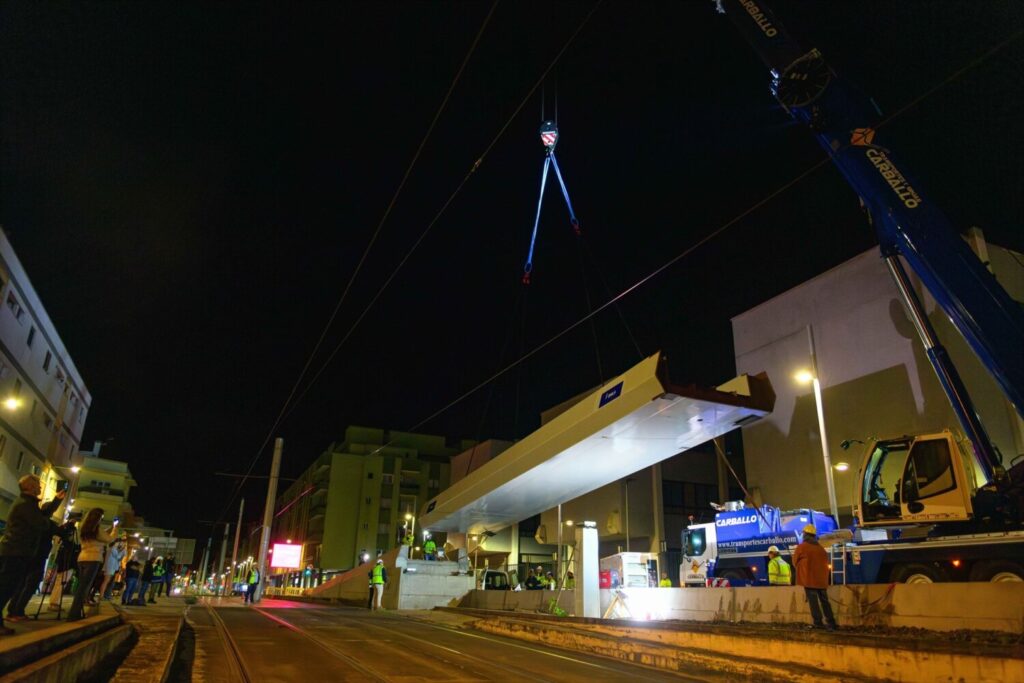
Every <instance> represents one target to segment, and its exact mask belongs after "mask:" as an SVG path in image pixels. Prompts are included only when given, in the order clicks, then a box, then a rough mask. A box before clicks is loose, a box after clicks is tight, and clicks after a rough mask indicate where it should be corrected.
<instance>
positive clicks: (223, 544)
mask: <svg viewBox="0 0 1024 683" xmlns="http://www.w3.org/2000/svg"><path fill="white" fill-rule="evenodd" d="M230 533H231V523H230V522H226V523H225V524H224V536H223V538H221V541H220V563H219V564H218V565H217V568H218V569H220V573H221V577H220V579H219V580H218V581H217V582H216V583H217V595H223V594H224V574H226V572H225V570H224V556H225V555H226V554H227V552H228V534H230Z"/></svg>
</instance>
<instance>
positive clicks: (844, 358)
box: [732, 229, 1024, 518]
mask: <svg viewBox="0 0 1024 683" xmlns="http://www.w3.org/2000/svg"><path fill="white" fill-rule="evenodd" d="M967 241H968V242H969V243H970V245H971V246H972V248H973V249H974V251H975V253H976V254H978V256H979V258H980V259H981V260H982V261H983V262H985V263H987V264H988V265H989V267H990V270H991V271H992V272H993V274H994V275H995V276H996V278H997V280H998V281H999V282H1000V284H1002V286H1003V288H1004V289H1006V291H1007V292H1008V293H1009V294H1010V296H1012V297H1013V298H1014V299H1015V300H1017V301H1019V302H1020V301H1024V256H1022V255H1020V254H1017V253H1016V252H1012V251H1010V250H1007V249H1004V248H1001V247H997V246H994V245H990V244H987V243H985V241H984V236H983V235H982V234H981V231H980V230H977V229H972V231H971V232H970V233H969V234H968V235H967ZM913 280H914V286H915V289H916V290H917V292H918V295H919V296H921V299H922V302H923V304H924V306H925V309H926V311H927V313H928V316H929V319H930V320H931V322H932V324H933V325H934V327H935V329H936V331H937V334H938V336H939V339H940V340H941V342H942V343H943V344H944V345H945V346H946V348H947V350H948V351H949V353H950V356H951V357H952V359H953V362H954V364H955V365H956V367H957V369H958V370H959V372H960V374H961V376H962V377H963V380H964V383H965V384H966V386H967V389H968V391H969V392H970V394H971V397H972V399H973V400H974V403H975V406H976V408H977V410H978V413H979V414H980V416H981V419H982V421H983V422H984V424H985V428H986V429H987V431H988V433H989V436H990V438H991V439H992V441H993V442H994V443H995V444H996V446H997V447H998V448H999V450H1000V451H1001V452H1002V454H1003V461H1004V463H1005V464H1006V466H1007V467H1008V466H1009V464H1010V462H1011V461H1012V460H1013V459H1014V458H1015V457H1017V456H1018V455H1020V454H1022V453H1024V422H1022V421H1021V419H1020V417H1019V415H1018V414H1017V412H1016V410H1015V409H1014V408H1013V406H1012V405H1011V404H1010V403H1009V401H1008V400H1007V399H1006V398H1005V396H1004V395H1003V393H1002V392H1001V390H1000V389H999V387H998V386H997V385H996V383H995V381H994V380H993V379H992V378H991V376H990V375H989V373H988V372H987V370H986V369H985V367H984V366H983V365H982V364H981V362H980V361H979V360H978V358H977V357H976V356H975V355H974V353H973V352H972V351H971V349H970V348H969V347H968V346H967V343H966V342H965V341H964V339H963V337H962V336H961V335H960V334H959V333H958V332H957V331H956V329H955V328H954V327H953V326H952V324H951V323H950V321H949V319H948V317H947V316H946V315H945V314H944V312H943V311H942V309H941V308H939V307H938V306H937V304H936V303H935V301H934V299H932V297H931V296H929V295H928V293H927V292H924V291H922V287H921V284H920V282H919V281H917V279H916V278H913ZM732 327H733V340H734V348H735V355H736V370H737V372H740V373H743V372H760V371H762V370H764V371H766V372H767V373H768V376H769V379H771V381H772V386H773V388H774V389H775V393H776V396H777V399H776V402H775V410H774V412H773V413H772V414H771V415H769V416H768V417H767V418H765V419H763V420H761V421H760V422H758V423H756V424H753V425H751V426H749V427H747V428H745V429H744V430H743V450H744V458H745V462H746V471H747V482H748V484H749V485H750V486H752V487H756V489H758V490H759V493H760V498H761V500H763V502H765V503H770V504H773V505H779V506H781V507H785V508H795V507H814V508H816V509H819V510H824V511H828V494H827V488H826V485H825V472H824V465H823V462H822V449H821V442H820V439H819V429H818V418H817V413H816V407H815V400H814V395H813V393H812V390H811V388H810V387H809V386H804V385H800V384H798V383H797V382H796V381H795V380H794V375H795V373H796V372H798V371H799V370H801V369H808V368H809V366H810V350H809V339H808V328H810V330H811V331H812V332H813V335H814V343H815V347H816V351H817V357H818V375H819V378H820V381H821V384H822V391H823V401H822V403H823V406H824V415H825V425H826V429H825V432H826V436H827V440H828V445H829V447H830V452H831V457H832V461H833V463H837V462H846V463H848V464H849V469H847V470H845V471H839V470H835V471H834V477H835V486H836V497H837V500H838V505H839V513H840V516H841V517H843V518H845V517H846V516H848V515H850V513H851V505H852V503H853V495H854V486H855V479H856V477H857V469H858V467H859V465H860V460H861V456H862V454H863V453H862V448H863V447H861V446H860V445H858V444H855V445H854V447H853V448H851V449H850V450H849V451H843V450H841V449H840V443H841V442H842V441H843V440H845V439H854V438H856V439H862V440H867V439H868V438H869V437H879V438H885V437H891V436H900V435H903V434H910V433H922V432H928V431H933V430H939V429H943V428H948V429H951V430H953V431H955V432H959V431H960V430H959V425H958V423H957V421H956V418H955V416H954V414H953V411H952V409H951V408H950V406H949V402H948V401H947V399H946V395H945V393H943V391H942V389H941V387H940V385H939V383H938V380H937V379H936V377H935V372H934V370H933V369H932V366H931V364H930V363H929V361H928V359H927V356H926V355H925V352H924V348H923V346H922V345H921V342H920V341H919V339H918V338H917V335H916V333H915V331H914V328H913V325H912V324H911V323H910V321H909V319H908V318H907V316H906V313H905V311H904V309H903V306H902V303H901V301H900V299H899V296H898V294H897V291H896V288H895V285H894V284H893V281H892V279H891V277H890V275H889V273H888V270H887V269H886V266H885V264H884V262H883V261H882V259H881V256H880V254H879V252H878V250H877V249H872V250H870V251H867V252H865V253H863V254H860V255H859V256H856V257H854V258H852V259H850V260H849V261H847V262H845V263H843V264H841V265H839V266H837V267H835V268H833V269H832V270H829V271H828V272H825V273H823V274H821V275H819V276H818V277H816V278H814V279H812V280H810V281H808V282H805V283H804V284H801V285H799V286H797V287H795V288H793V289H791V290H789V291H787V292H784V293H783V294H780V295H779V296H777V297H775V298H773V299H771V300H769V301H766V302H765V303H763V304H761V305H759V306H757V307H756V308H753V309H751V310H749V311H746V312H744V313H742V314H740V315H738V316H736V317H735V318H733V320H732ZM1022 353H1024V350H1022Z"/></svg>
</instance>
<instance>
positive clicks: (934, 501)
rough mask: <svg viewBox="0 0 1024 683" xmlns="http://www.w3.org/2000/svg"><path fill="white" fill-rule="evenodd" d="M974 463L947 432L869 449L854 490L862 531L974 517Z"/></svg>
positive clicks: (905, 438) (882, 443)
mask: <svg viewBox="0 0 1024 683" xmlns="http://www.w3.org/2000/svg"><path fill="white" fill-rule="evenodd" d="M975 481H976V479H975V472H974V466H973V461H972V459H971V457H970V456H969V455H968V453H966V452H965V450H964V449H963V448H962V447H961V444H960V443H959V442H958V441H957V440H956V439H955V438H954V436H953V434H952V433H951V432H948V431H942V432H938V433H935V434H924V435H920V436H903V437H900V438H898V439H886V440H879V441H874V442H871V443H869V444H868V445H867V449H866V452H865V455H864V460H863V462H862V464H861V467H860V470H859V476H858V477H857V482H858V483H857V489H856V490H855V491H854V501H856V502H855V504H854V516H855V517H856V518H857V521H858V524H859V525H860V526H862V527H871V526H892V525H894V524H912V523H928V522H932V523H934V522H960V521H967V520H969V519H972V517H973V515H974V509H973V506H972V497H973V495H974V493H975V492H976V490H977V486H976V484H975Z"/></svg>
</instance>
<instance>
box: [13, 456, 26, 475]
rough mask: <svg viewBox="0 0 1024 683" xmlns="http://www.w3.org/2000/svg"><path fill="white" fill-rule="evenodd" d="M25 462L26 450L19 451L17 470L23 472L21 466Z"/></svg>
mask: <svg viewBox="0 0 1024 683" xmlns="http://www.w3.org/2000/svg"><path fill="white" fill-rule="evenodd" d="M24 463H25V451H18V464H17V465H15V466H14V471H15V472H21V466H22V465H23V464H24Z"/></svg>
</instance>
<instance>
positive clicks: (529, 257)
mask: <svg viewBox="0 0 1024 683" xmlns="http://www.w3.org/2000/svg"><path fill="white" fill-rule="evenodd" d="M556 106H557V105H556ZM540 141H541V144H543V145H544V150H545V153H544V167H543V169H542V170H541V174H540V196H539V197H537V215H536V216H535V217H534V219H533V232H532V233H531V235H530V249H529V251H528V252H527V254H526V264H525V265H524V266H523V284H524V285H528V284H530V273H531V272H533V250H534V247H535V246H536V244H537V227H538V226H539V225H540V211H541V208H542V206H543V204H544V189H545V187H546V186H547V182H548V169H549V168H553V169H555V177H556V178H558V185H559V187H561V188H562V196H563V197H565V205H566V207H567V208H568V209H569V223H570V224H571V225H572V229H573V231H574V232H575V233H576V235H577V236H579V235H580V222H579V220H577V219H576V212H575V211H573V208H572V200H571V199H569V190H568V188H566V186H565V180H564V179H563V178H562V170H561V169H560V168H558V159H557V158H556V157H555V147H556V146H557V145H558V123H557V122H556V121H554V120H548V121H544V122H543V123H541V124H540Z"/></svg>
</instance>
